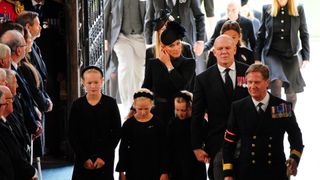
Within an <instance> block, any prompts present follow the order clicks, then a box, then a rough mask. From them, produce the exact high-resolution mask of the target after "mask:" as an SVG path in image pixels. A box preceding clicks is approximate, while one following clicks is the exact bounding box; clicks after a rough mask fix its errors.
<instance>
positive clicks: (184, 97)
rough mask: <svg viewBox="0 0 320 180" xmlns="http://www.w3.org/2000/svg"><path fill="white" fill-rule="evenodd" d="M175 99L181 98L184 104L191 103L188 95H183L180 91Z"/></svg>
mask: <svg viewBox="0 0 320 180" xmlns="http://www.w3.org/2000/svg"><path fill="white" fill-rule="evenodd" d="M175 98H182V99H184V100H185V101H186V102H192V98H191V96H190V95H188V94H187V93H183V92H181V91H179V92H178V93H177V94H176V95H175Z"/></svg>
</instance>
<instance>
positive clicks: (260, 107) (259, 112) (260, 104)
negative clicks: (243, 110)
mask: <svg viewBox="0 0 320 180" xmlns="http://www.w3.org/2000/svg"><path fill="white" fill-rule="evenodd" d="M257 106H258V114H259V115H262V114H263V113H264V110H263V109H262V106H263V103H262V102H260V103H259V104H258V105H257Z"/></svg>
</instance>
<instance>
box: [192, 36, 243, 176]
mask: <svg viewBox="0 0 320 180" xmlns="http://www.w3.org/2000/svg"><path fill="white" fill-rule="evenodd" d="M214 48H215V50H214V55H215V56H216V58H217V64H215V65H213V66H211V67H210V68H209V69H208V70H206V71H205V72H203V73H201V74H199V75H198V76H197V77H196V80H195V87H194V91H193V97H194V99H193V110H192V124H191V141H192V145H193V149H194V153H195V155H196V157H197V159H198V160H199V161H203V162H208V160H209V159H210V160H211V162H212V163H213V164H214V166H213V171H214V172H213V174H214V179H215V180H220V179H222V178H223V176H222V154H221V148H222V144H223V134H224V132H225V129H226V126H227V120H228V116H229V111H230V104H231V102H232V101H234V100H238V99H241V98H243V97H246V96H247V95H248V92H247V88H246V84H245V80H244V74H245V71H246V70H247V68H248V66H247V65H245V64H242V63H239V62H236V61H235V60H234V54H235V53H236V45H235V42H234V41H233V39H232V38H231V37H229V36H227V35H221V36H219V37H218V38H217V39H216V41H215V44H214ZM205 113H207V114H208V127H207V128H208V129H207V133H205V135H203V134H204V133H203V132H205V130H206V129H205V127H204V125H203V124H204V122H203V117H204V115H205ZM211 168H212V167H211ZM211 173H212V172H211ZM209 175H210V174H209ZM211 176H212V174H211Z"/></svg>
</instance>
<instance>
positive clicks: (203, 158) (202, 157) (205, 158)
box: [193, 149, 210, 163]
mask: <svg viewBox="0 0 320 180" xmlns="http://www.w3.org/2000/svg"><path fill="white" fill-rule="evenodd" d="M193 152H194V154H195V155H196V157H197V160H198V161H200V162H203V163H209V161H210V157H209V155H208V154H207V153H206V152H205V151H204V150H202V149H195V150H193Z"/></svg>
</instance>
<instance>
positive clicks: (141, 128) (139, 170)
mask: <svg viewBox="0 0 320 180" xmlns="http://www.w3.org/2000/svg"><path fill="white" fill-rule="evenodd" d="M152 106H153V93H152V92H151V91H150V90H148V89H144V88H142V89H140V90H139V91H138V92H136V93H135V94H134V102H133V107H134V108H135V110H136V113H135V114H134V116H133V117H131V118H129V119H128V120H127V121H125V122H124V124H123V127H122V135H121V143H120V149H119V162H118V165H117V168H116V170H117V171H118V172H119V173H120V180H126V179H127V180H168V174H167V160H168V158H167V150H166V148H167V144H166V132H165V128H164V127H163V125H162V123H161V121H160V119H158V118H157V117H156V116H154V115H153V114H152V113H151V108H152Z"/></svg>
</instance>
